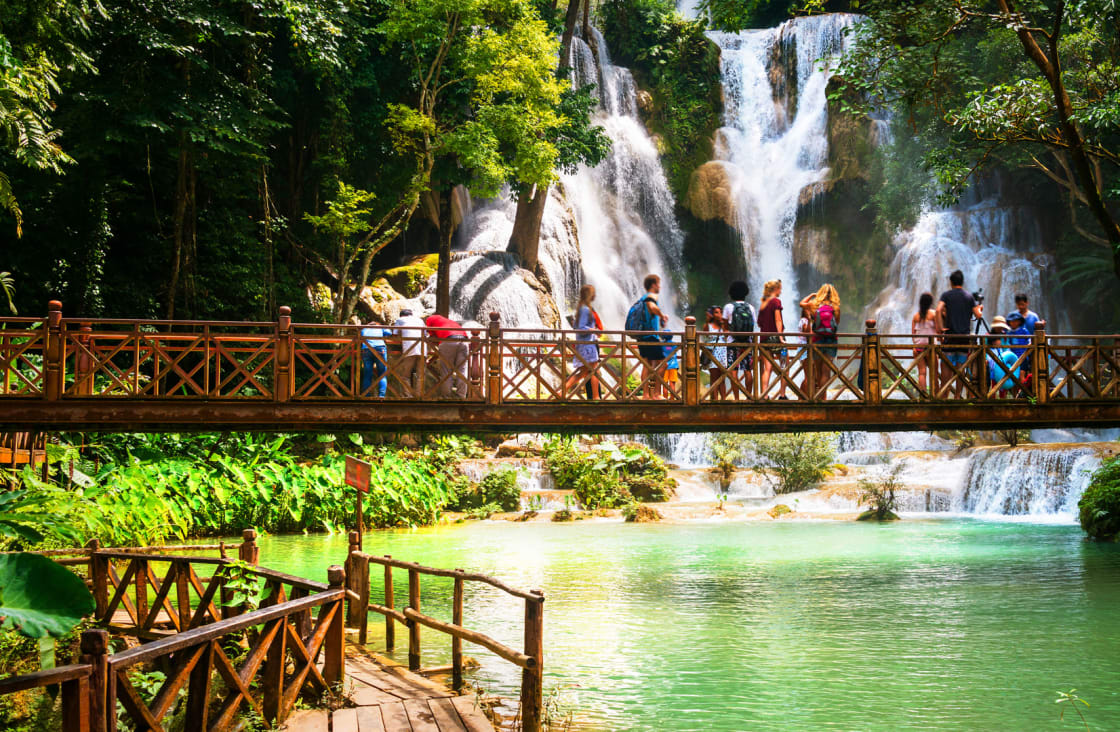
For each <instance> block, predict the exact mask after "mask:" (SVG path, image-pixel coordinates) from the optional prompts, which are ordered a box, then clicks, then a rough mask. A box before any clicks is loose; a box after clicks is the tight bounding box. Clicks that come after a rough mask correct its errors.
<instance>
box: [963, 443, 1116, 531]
mask: <svg viewBox="0 0 1120 732" xmlns="http://www.w3.org/2000/svg"><path fill="white" fill-rule="evenodd" d="M1100 461H1101V458H1100V455H1099V453H1098V451H1097V449H1095V448H1094V447H1092V446H1090V445H1069V446H1061V447H1041V446H1040V447H1018V448H981V449H977V450H975V451H973V452H972V454H971V456H970V457H969V462H968V468H967V470H966V472H965V477H964V485H963V488H962V490H961V491H960V492H959V493H958V494H957V496H956V502H955V505H954V506H953V510H955V511H961V512H963V513H972V514H999V515H1004V516H1026V515H1030V516H1035V517H1043V516H1055V515H1058V516H1061V517H1063V518H1069V517H1071V516H1074V515H1076V512H1077V501H1078V499H1080V498H1081V494H1082V493H1083V492H1084V491H1085V487H1086V486H1087V485H1088V483H1089V478H1090V476H1091V475H1092V473H1093V471H1094V470H1096V468H1097V467H1099V465H1100Z"/></svg>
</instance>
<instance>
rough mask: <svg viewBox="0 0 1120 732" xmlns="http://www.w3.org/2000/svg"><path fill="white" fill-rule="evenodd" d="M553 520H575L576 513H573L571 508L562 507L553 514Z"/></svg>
mask: <svg viewBox="0 0 1120 732" xmlns="http://www.w3.org/2000/svg"><path fill="white" fill-rule="evenodd" d="M552 520H553V521H556V522H560V521H574V520H575V515H574V514H572V510H571V509H570V508H561V509H560V510H559V511H557V512H556V513H554V514H552Z"/></svg>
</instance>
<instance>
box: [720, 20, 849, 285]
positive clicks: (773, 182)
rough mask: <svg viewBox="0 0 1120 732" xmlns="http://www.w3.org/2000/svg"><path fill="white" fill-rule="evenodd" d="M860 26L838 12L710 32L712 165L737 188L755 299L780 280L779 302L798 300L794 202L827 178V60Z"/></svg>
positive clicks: (738, 214)
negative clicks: (716, 123) (714, 60)
mask: <svg viewBox="0 0 1120 732" xmlns="http://www.w3.org/2000/svg"><path fill="white" fill-rule="evenodd" d="M856 20H857V16H854V15H849V14H839V13H838V14H830V15H821V16H814V17H809V18H797V19H794V20H790V21H787V22H786V23H783V24H782V25H781V26H779V27H777V28H771V29H767V30H751V31H743V32H740V33H736V34H731V33H721V32H712V33H709V36H710V37H711V38H712V40H713V41H714V42H715V43H716V44H717V45H718V46H719V47H720V50H721V64H722V74H723V88H724V98H725V111H724V127H722V128H721V129H720V130H719V132H718V133H717V135H716V158H717V160H720V161H722V162H723V165H724V167H725V169H726V171H727V173H728V178H729V179H730V180H731V184H732V192H733V193H732V195H733V200H734V203H735V218H736V228H737V229H738V230H739V232H740V234H741V240H742V242H743V256H744V259H745V261H746V263H747V271H748V272H749V273H750V275H749V279H750V285H751V292H752V293H753V295H754V296H760V295H761V292H762V283H763V282H765V281H766V280H770V279H781V280H782V282H783V292H784V295H783V299H784V300H786V302H787V303H796V302H797V301H798V300H799V299H800V298H799V291H798V283H797V279H796V275H795V270H794V266H793V229H794V224H795V223H796V218H797V206H798V200H799V198H800V196H801V192H802V189H804V188H805V187H806V186H809V185H811V184H813V183H819V182H821V181H824V180H825V178H826V177H827V174H828V168H827V165H826V163H827V156H828V138H827V134H826V131H827V130H826V124H827V121H828V102H827V98H826V96H825V91H826V87H827V85H828V79H829V76H830V70H831V65H830V64H829V63H827V62H825V63H824V64H823V65H822V62H821V59H828V58H835V57H836V56H837V55H838V54H839V53H840V52H842V51H843V47H844V31H845V29H846V28H848V27H850V26H851V25H852V24H853V23H855V22H856Z"/></svg>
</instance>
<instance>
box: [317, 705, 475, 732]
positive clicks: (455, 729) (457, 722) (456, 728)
mask: <svg viewBox="0 0 1120 732" xmlns="http://www.w3.org/2000/svg"><path fill="white" fill-rule="evenodd" d="M428 706H429V707H430V708H431V710H432V716H433V717H435V718H436V724H437V725H439V730H440V732H466V730H467V728H466V727H464V726H463V720H461V719H459V712H457V711H455V705H454V704H452V703H451V700H450V699H447V698H441V699H429V700H428ZM336 732H337V730H336Z"/></svg>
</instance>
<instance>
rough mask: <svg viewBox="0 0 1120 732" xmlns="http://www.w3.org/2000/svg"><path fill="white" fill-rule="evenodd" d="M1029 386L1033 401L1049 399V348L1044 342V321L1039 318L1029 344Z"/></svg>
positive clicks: (1041, 402) (1043, 402)
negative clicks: (1030, 374)
mask: <svg viewBox="0 0 1120 732" xmlns="http://www.w3.org/2000/svg"><path fill="white" fill-rule="evenodd" d="M1031 360H1032V363H1031V366H1032V367H1033V371H1032V372H1031V373H1032V376H1031V381H1032V383H1031V386H1032V388H1033V391H1034V398H1035V401H1036V402H1038V403H1039V404H1046V402H1048V401H1050V348H1049V346H1048V345H1047V344H1046V321H1045V320H1040V321H1038V323H1036V324H1035V326H1034V343H1032V344H1031Z"/></svg>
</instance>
